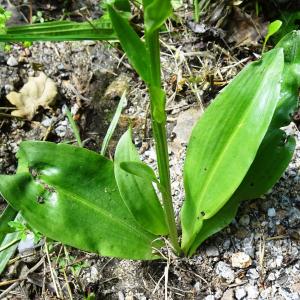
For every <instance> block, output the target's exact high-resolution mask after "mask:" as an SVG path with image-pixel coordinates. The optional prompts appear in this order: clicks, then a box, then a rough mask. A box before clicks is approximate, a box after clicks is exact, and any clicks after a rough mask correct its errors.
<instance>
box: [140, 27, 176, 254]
mask: <svg viewBox="0 0 300 300" xmlns="http://www.w3.org/2000/svg"><path fill="white" fill-rule="evenodd" d="M146 44H147V48H148V51H149V55H150V69H151V84H149V91H150V103H151V119H152V128H153V135H154V140H155V148H156V156H157V164H158V172H159V178H160V183H161V185H162V186H163V187H164V189H165V191H166V193H163V194H162V200H163V206H164V212H165V218H166V222H167V225H168V228H169V233H170V240H171V243H172V246H173V248H174V250H175V251H176V252H177V254H179V253H180V252H181V249H180V246H179V243H178V233H177V228H176V222H175V213H174V208H173V204H172V197H171V181H170V166H169V153H168V144H167V133H166V121H163V122H160V123H159V122H157V121H156V120H155V118H154V117H153V109H154V107H153V106H154V105H153V104H154V103H155V99H154V97H156V94H155V93H154V92H153V90H154V89H156V88H161V73H160V45H159V34H158V31H155V32H153V33H151V34H148V35H147V33H146Z"/></svg>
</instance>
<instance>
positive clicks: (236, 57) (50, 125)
mask: <svg viewBox="0 0 300 300" xmlns="http://www.w3.org/2000/svg"><path fill="white" fill-rule="evenodd" d="M1 2H3V3H2V4H4V5H6V4H7V3H6V1H1ZM22 2H23V1H11V5H15V6H14V7H13V8H15V9H16V11H17V14H16V15H15V23H20V22H25V20H24V17H25V19H26V16H28V14H29V10H28V7H29V6H28V5H27V6H25V7H26V8H24V9H22V8H20V7H19V6H18V5H20V4H22ZM33 2H35V1H33ZM50 2H51V1H36V2H35V3H33V7H32V8H33V14H35V13H36V12H37V11H38V10H42V11H43V15H44V17H45V18H46V19H49V20H50V19H58V18H59V17H60V16H61V15H62V14H63V11H64V10H66V9H67V10H68V11H69V12H71V14H70V15H71V16H72V18H74V19H80V18H81V19H82V12H84V14H85V16H87V17H89V18H95V17H97V16H99V15H101V9H100V8H99V6H98V4H97V1H91V0H90V1H78V2H76V3H75V1H56V3H55V4H49V3H50ZM245 2H246V3H245V4H243V5H241V6H235V7H234V6H232V5H230V4H229V2H227V1H216V3H215V4H213V5H212V6H211V8H210V9H209V10H208V11H207V12H206V14H205V15H204V16H203V21H202V22H200V23H199V24H196V23H195V22H194V21H193V20H192V14H193V12H192V8H191V6H190V5H188V4H183V6H182V7H181V8H180V9H179V10H178V11H177V12H176V16H177V17H176V20H173V21H172V22H168V23H167V31H166V32H164V33H162V35H161V40H162V55H161V60H162V66H163V78H164V83H165V89H166V92H167V99H168V100H167V112H168V127H167V129H168V140H169V144H170V164H171V177H172V191H173V197H174V204H175V210H176V215H177V218H178V217H179V211H180V207H181V205H182V201H183V200H184V190H183V180H182V168H183V162H184V155H185V150H186V144H187V136H188V135H189V133H190V131H191V128H192V125H193V124H194V123H195V122H196V120H197V119H198V118H199V116H201V114H202V111H203V110H204V109H205V107H207V106H208V105H209V103H210V101H211V100H212V99H213V98H214V96H215V95H216V94H217V93H218V92H219V91H220V90H221V88H222V87H223V86H225V85H226V84H227V83H228V81H229V80H230V79H232V78H233V77H234V76H235V75H236V74H237V73H238V72H239V71H240V70H241V69H242V68H243V67H244V66H245V65H246V64H247V63H248V62H250V61H253V60H255V59H256V58H257V57H259V56H260V53H261V36H260V34H261V33H263V32H265V30H266V24H267V22H268V21H269V20H270V19H269V17H270V14H269V15H268V13H265V15H263V16H262V17H260V18H255V17H254V8H253V5H250V4H249V3H250V1H249V2H247V1H245ZM275 2H276V1H274V3H275ZM280 2H281V1H278V3H277V6H276V9H277V10H278V8H279V9H280V8H281V7H280V5H283V4H281V3H280ZM291 2H293V1H291ZM296 2H297V1H296ZM264 5H266V4H264ZM291 5H292V6H293V9H296V8H298V7H297V4H295V3H292V4H291ZM21 7H22V6H21ZM83 7H85V8H84V9H82V8H83ZM273 9H274V10H275V8H274V7H273ZM299 9H300V8H299ZM220 11H221V12H222V18H221V15H220ZM244 11H247V12H248V13H250V14H251V15H252V16H253V18H252V19H251V20H252V21H253V20H254V22H255V24H256V25H257V26H259V27H260V28H261V31H260V32H259V34H258V33H257V32H255V31H253V28H252V27H251V26H250V25H249V22H248V21H249V18H248V19H247V18H246V17H245V15H244ZM265 11H268V10H267V9H264V12H265ZM218 14H219V15H218ZM232 14H238V15H239V18H237V19H233V18H231V17H232ZM272 17H273V16H272ZM136 19H137V21H136V22H138V21H139V20H138V16H137V17H136ZM221 19H222V22H221V21H220V20H221ZM233 28H239V29H240V31H243V33H244V34H243V38H241V35H240V34H238V33H237V32H236V31H234V30H233ZM245 36H246V37H247V38H246V39H245V38H244V37H245ZM11 57H13V58H15V60H16V62H17V64H15V65H13V66H10V65H8V61H9V59H10V58H11ZM0 69H1V72H0V83H1V85H0V88H1V99H0V101H1V105H0V106H1V107H11V105H10V104H9V103H8V101H7V100H6V98H5V96H6V95H7V93H9V92H10V91H12V90H19V89H20V87H22V86H23V84H24V83H25V82H26V81H27V78H28V77H29V76H34V75H37V74H38V72H39V71H41V70H42V71H43V72H45V73H46V74H47V76H49V77H50V78H52V79H53V80H54V81H55V83H56V84H57V87H58V93H59V95H58V97H57V101H56V103H55V105H54V106H52V107H51V109H47V108H40V109H39V111H38V112H37V114H36V115H35V117H34V119H33V120H32V121H26V120H23V119H18V118H14V117H11V116H10V109H9V108H8V109H7V110H1V112H0V173H1V174H12V173H14V172H15V169H16V165H17V162H16V158H15V155H16V152H17V150H18V146H19V144H20V142H21V141H24V140H47V141H53V142H57V143H59V142H66V141H68V142H69V143H74V144H75V143H76V140H75V138H74V135H73V132H72V129H71V127H70V125H69V122H68V120H67V117H66V114H65V106H67V107H68V108H69V109H70V110H71V112H72V114H73V116H74V119H75V120H76V122H77V125H78V126H79V129H80V134H81V138H82V140H83V143H84V146H85V147H86V148H89V149H92V150H95V151H99V149H100V147H101V143H102V141H103V138H104V136H105V133H106V130H107V128H108V126H109V124H110V121H111V118H112V116H113V114H114V111H115V108H116V106H117V105H118V102H119V99H120V97H121V95H122V94H123V92H124V90H125V89H128V94H127V102H128V103H127V106H126V108H125V109H124V111H123V113H122V115H121V118H120V121H119V126H118V128H117V131H116V132H115V134H114V136H113V139H112V141H111V143H110V146H109V151H108V156H110V157H113V153H114V149H115V146H116V143H117V141H118V138H119V137H120V135H121V134H122V133H123V132H124V131H125V130H126V129H127V127H128V124H129V123H131V124H132V125H133V129H134V142H135V144H136V146H137V148H138V149H139V152H140V154H141V157H142V159H143V160H144V161H145V162H146V163H148V164H150V165H151V166H152V167H153V168H154V169H156V161H155V151H154V147H153V140H152V134H151V125H150V119H149V99H148V94H147V90H146V87H145V85H144V84H143V83H141V81H140V79H139V78H138V76H137V74H136V73H135V72H134V71H133V70H132V68H131V67H130V66H129V64H128V62H127V60H126V58H124V57H123V53H122V52H121V50H120V48H118V45H116V44H113V45H112V44H109V43H100V42H92V41H85V42H60V43H50V42H40V43H34V44H33V45H32V46H30V47H29V48H24V46H23V45H22V44H21V43H17V44H13V45H12V47H11V50H10V51H9V52H1V53H0ZM286 131H288V132H289V133H291V134H294V135H295V136H296V137H297V148H296V151H295V155H294V158H293V160H292V162H291V163H290V166H289V168H288V169H287V170H286V172H285V173H284V174H283V176H282V178H281V179H280V181H279V182H278V183H277V184H276V186H275V187H274V188H273V189H272V191H270V192H269V193H268V194H267V195H264V196H263V197H262V198H261V199H256V200H253V201H247V202H244V203H243V204H242V205H241V207H240V209H239V212H238V214H237V216H236V218H235V220H234V221H233V222H232V223H231V225H230V226H228V227H227V228H226V229H224V230H223V231H221V232H219V233H218V234H216V235H215V236H213V237H212V238H210V239H208V240H207V241H206V242H205V243H204V244H203V245H202V246H201V247H200V249H199V250H198V251H197V253H196V254H195V255H194V256H193V257H192V258H178V257H174V255H173V254H172V253H171V252H170V251H169V252H168V251H167V252H166V256H167V259H166V260H158V261H151V262H142V261H129V260H119V259H114V258H106V257H99V256H97V255H94V254H89V253H85V252H82V251H78V250H76V249H73V248H71V247H68V246H64V245H61V244H60V243H56V242H49V241H48V242H47V241H46V240H45V239H42V240H41V242H40V243H39V244H38V245H33V244H32V243H30V241H27V242H22V244H21V246H19V248H18V250H17V252H16V254H15V259H12V260H11V261H10V263H9V265H8V266H7V268H6V270H5V272H4V273H3V274H2V275H1V282H0V299H93V298H92V296H93V295H94V296H95V299H119V300H122V299H126V300H130V299H140V300H142V299H143V300H146V299H206V300H213V299H223V300H229V299H278V300H279V299H295V300H296V299H300V277H299V274H300V261H299V253H300V242H299V239H300V196H299V195H300V175H299V166H300V133H299V130H298V128H297V126H296V125H295V124H293V125H291V126H289V127H288V128H286ZM4 207H5V202H4V200H3V199H2V200H1V199H0V211H1V210H3V209H4ZM45 243H48V246H51V251H50V254H49V255H50V260H51V264H49V260H47V257H46V254H45V251H44V249H45V248H44V247H43V245H44V244H45ZM28 245H29V246H28ZM31 268H33V271H31V272H29V274H27V273H28V270H30V269H31ZM24 274H27V275H26V276H25V278H24ZM85 297H86V298H85ZM88 297H90V298H88Z"/></svg>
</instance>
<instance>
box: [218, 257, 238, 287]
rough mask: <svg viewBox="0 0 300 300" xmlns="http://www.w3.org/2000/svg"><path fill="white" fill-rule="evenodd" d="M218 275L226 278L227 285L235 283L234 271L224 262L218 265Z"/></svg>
mask: <svg viewBox="0 0 300 300" xmlns="http://www.w3.org/2000/svg"><path fill="white" fill-rule="evenodd" d="M216 273H217V274H218V275H219V276H221V277H222V278H224V279H225V280H226V282H227V283H231V282H233V281H234V271H233V270H232V269H231V268H230V266H229V265H228V264H227V263H225V262H223V261H220V262H218V263H217V265H216Z"/></svg>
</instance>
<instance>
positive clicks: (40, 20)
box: [31, 11, 45, 23]
mask: <svg viewBox="0 0 300 300" xmlns="http://www.w3.org/2000/svg"><path fill="white" fill-rule="evenodd" d="M31 22H32V23H44V22H45V19H44V17H43V12H42V11H37V12H36V15H35V16H32V20H31Z"/></svg>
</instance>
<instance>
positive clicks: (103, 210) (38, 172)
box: [0, 0, 300, 259]
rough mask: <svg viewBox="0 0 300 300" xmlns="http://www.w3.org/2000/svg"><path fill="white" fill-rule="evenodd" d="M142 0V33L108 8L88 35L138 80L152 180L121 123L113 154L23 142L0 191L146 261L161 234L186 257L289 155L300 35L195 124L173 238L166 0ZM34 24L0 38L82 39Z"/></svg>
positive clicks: (106, 247)
mask: <svg viewBox="0 0 300 300" xmlns="http://www.w3.org/2000/svg"><path fill="white" fill-rule="evenodd" d="M143 8H144V23H145V40H142V39H141V38H140V37H139V36H138V34H137V33H136V32H135V31H134V29H133V28H132V27H131V26H130V24H129V22H128V18H126V17H124V14H123V13H120V12H119V11H118V10H117V9H116V8H115V7H114V6H113V5H108V6H107V9H108V13H109V17H110V22H111V25H112V27H113V28H114V31H112V30H111V31H109V32H107V35H106V36H104V35H105V33H104V32H102V35H98V39H102V38H104V39H108V38H109V37H110V36H114V37H117V38H118V40H119V42H120V44H121V46H122V48H123V49H124V51H125V52H126V54H127V57H128V60H129V61H130V63H131V65H132V66H133V67H134V69H135V70H136V71H137V73H138V74H139V75H140V77H141V78H142V79H143V80H144V82H145V83H146V85H147V87H148V90H149V94H150V105H151V120H152V129H153V136H154V140H155V147H156V154H157V164H158V177H157V175H156V174H155V173H154V171H153V170H152V169H151V168H150V167H149V166H147V165H145V164H144V163H142V162H141V161H140V158H139V156H138V153H137V150H136V149H135V147H134V145H133V143H132V141H131V130H130V129H129V130H128V131H127V132H126V133H125V134H124V135H123V136H122V138H121V139H120V141H119V143H118V146H117V149H116V153H115V161H114V162H113V161H111V160H108V159H107V158H105V157H104V156H103V155H100V154H97V153H95V152H92V151H89V150H86V149H83V148H80V147H76V146H71V145H66V144H54V143H49V142H31V141H27V142H23V143H22V144H21V145H20V149H19V152H18V154H17V157H18V159H19V165H18V169H17V173H16V174H15V175H12V176H4V175H2V176H0V192H1V194H2V195H3V197H4V198H5V199H6V200H7V201H8V203H9V204H10V205H12V206H13V207H14V208H15V209H16V210H17V211H20V212H21V214H22V216H23V217H24V218H25V219H26V221H27V222H28V223H29V224H30V225H31V226H32V227H33V228H35V229H36V230H38V231H39V232H41V233H43V234H45V235H46V236H48V237H50V238H52V239H54V240H59V241H61V242H63V243H65V244H68V245H71V246H74V247H78V248H80V249H83V250H87V251H91V252H96V253H99V254H101V255H105V256H115V257H121V258H129V259H156V258H160V254H159V253H160V251H159V248H160V247H162V246H164V245H165V243H164V239H162V238H161V237H162V236H168V237H169V239H170V242H171V245H172V248H173V250H174V252H175V253H177V254H180V253H181V252H182V251H183V252H184V253H185V254H186V255H192V254H193V253H194V252H195V251H196V249H197V248H198V247H199V245H201V243H202V242H203V241H204V240H205V239H207V238H208V237H209V236H211V235H212V234H214V233H216V232H218V231H219V230H221V229H222V228H224V227H225V226H226V225H228V224H229V223H230V222H231V221H232V219H233V218H234V216H235V214H236V212H237V209H238V206H239V203H240V202H241V201H243V200H247V199H253V198H257V197H259V196H260V195H262V194H264V193H265V192H267V191H268V190H269V189H270V188H271V187H272V186H273V185H274V184H275V183H276V181H277V180H278V179H279V178H280V176H281V174H282V173H283V172H284V170H285V169H286V167H287V165H288V163H289V161H290V159H291V157H292V154H293V151H294V148H295V140H294V138H293V137H287V136H286V134H285V133H284V132H283V131H282V130H281V129H280V128H281V127H282V126H285V125H287V124H288V123H290V121H291V120H290V116H291V113H292V112H293V111H294V110H295V108H296V107H297V104H298V88H299V86H300V80H299V78H300V76H299V68H300V32H292V33H290V34H288V35H287V36H286V37H285V38H284V39H283V40H281V41H280V42H279V44H278V45H277V47H276V48H275V49H273V50H271V51H269V52H267V53H265V54H264V55H263V57H262V59H261V60H260V61H257V62H253V63H250V64H249V65H248V66H247V67H245V68H244V70H243V71H241V72H240V73H239V74H238V75H237V76H236V77H235V79H234V80H232V82H231V83H230V84H229V85H228V86H227V87H226V88H225V89H224V90H223V91H222V92H221V93H220V94H219V95H218V96H217V98H216V99H215V100H214V102H213V103H212V104H211V105H210V106H209V108H208V109H207V110H206V112H205V113H204V115H203V116H202V117H201V119H200V120H199V121H198V123H197V124H196V126H195V128H194V130H193V132H192V135H191V138H190V142H189V145H188V150H187V156H186V161H185V167H184V186H185V192H186V199H185V201H184V204H183V209H182V213H181V225H182V243H181V245H180V244H179V239H178V232H177V226H176V222H175V216H174V210H173V205H172V198H171V185H170V172H169V156H168V146H167V138H166V114H165V102H166V101H165V98H166V96H165V92H164V90H163V89H162V83H161V67H160V44H159V30H160V28H161V26H162V25H163V23H164V22H165V20H166V19H167V18H168V17H169V16H170V15H171V12H172V7H171V2H170V1H169V0H163V1H161V0H154V1H150V0H144V1H143ZM70 24H72V25H70ZM93 24H99V23H97V21H96V22H94V23H93ZM35 26H36V27H32V25H30V26H24V27H19V28H17V27H14V29H9V28H8V29H7V33H6V34H4V35H2V36H0V40H4V41H6V40H8V39H9V40H14V37H15V39H16V40H19V39H20V38H21V35H20V32H23V34H24V35H25V36H26V39H27V37H28V38H29V39H31V40H38V39H39V33H38V31H39V30H40V29H41V32H42V34H41V37H42V39H43V40H45V39H49V40H62V39H70V40H74V39H76V38H77V39H83V38H84V37H85V35H84V34H83V31H82V33H81V31H80V30H81V29H82V28H83V27H84V26H87V25H86V24H85V25H80V24H74V23H73V22H68V23H66V22H63V25H60V23H58V22H55V23H54V27H53V28H52V29H53V32H51V23H50V24H47V23H44V24H39V26H37V25H35ZM59 26H62V27H59ZM69 26H71V27H69ZM76 26H77V27H78V28H79V36H77V37H76V36H75V34H74V32H75V31H76ZM93 26H94V25H93ZM45 28H46V31H43V30H45ZM66 28H69V29H70V33H66ZM84 28H85V30H87V31H86V34H87V36H86V37H87V38H90V37H94V38H95V39H96V38H97V36H96V33H97V28H96V29H95V28H89V29H87V27H84ZM31 30H32V32H31ZM60 30H61V31H60ZM100 30H102V29H100ZM14 34H15V35H14ZM23 39H25V37H24V38H23ZM104 152H105V151H103V152H102V153H104ZM154 185H156V187H157V189H155V188H154ZM157 190H158V191H159V193H158V192H157ZM160 198H161V201H160Z"/></svg>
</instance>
